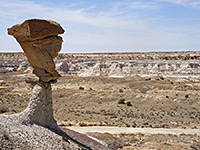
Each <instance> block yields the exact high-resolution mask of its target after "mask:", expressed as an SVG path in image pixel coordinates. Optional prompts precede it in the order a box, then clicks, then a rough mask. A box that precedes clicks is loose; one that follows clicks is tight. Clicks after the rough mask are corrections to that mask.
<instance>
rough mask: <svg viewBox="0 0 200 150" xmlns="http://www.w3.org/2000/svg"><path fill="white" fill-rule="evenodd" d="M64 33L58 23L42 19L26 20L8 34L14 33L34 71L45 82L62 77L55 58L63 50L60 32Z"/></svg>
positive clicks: (31, 76) (10, 29)
mask: <svg viewBox="0 0 200 150" xmlns="http://www.w3.org/2000/svg"><path fill="white" fill-rule="evenodd" d="M62 33H64V30H63V29H62V27H61V26H60V25H59V24H58V23H56V22H54V21H51V20H40V19H31V20H26V21H25V22H23V23H22V24H17V25H14V26H13V27H12V28H9V29H8V34H10V35H13V36H14V37H15V38H16V40H17V41H18V42H19V44H20V46H21V47H22V49H23V50H24V53H25V54H26V56H27V58H28V61H29V63H30V65H31V66H32V67H33V73H34V74H35V75H36V76H37V77H39V80H41V81H43V82H49V81H51V80H56V79H58V78H59V77H60V75H59V74H58V72H57V71H56V70H55V64H54V62H53V59H54V58H56V56H57V55H58V52H59V51H60V50H61V44H62V38H61V37H60V36H58V34H62ZM30 78H34V75H33V74H31V75H30Z"/></svg>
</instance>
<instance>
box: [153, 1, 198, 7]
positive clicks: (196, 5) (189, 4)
mask: <svg viewBox="0 0 200 150" xmlns="http://www.w3.org/2000/svg"><path fill="white" fill-rule="evenodd" d="M156 1H160V2H169V3H173V4H178V5H184V6H189V7H198V6H200V1H199V0H156Z"/></svg>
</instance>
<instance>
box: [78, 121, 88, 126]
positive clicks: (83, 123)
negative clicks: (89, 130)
mask: <svg viewBox="0 0 200 150" xmlns="http://www.w3.org/2000/svg"><path fill="white" fill-rule="evenodd" d="M79 126H81V127H85V126H87V123H85V122H80V123H79Z"/></svg>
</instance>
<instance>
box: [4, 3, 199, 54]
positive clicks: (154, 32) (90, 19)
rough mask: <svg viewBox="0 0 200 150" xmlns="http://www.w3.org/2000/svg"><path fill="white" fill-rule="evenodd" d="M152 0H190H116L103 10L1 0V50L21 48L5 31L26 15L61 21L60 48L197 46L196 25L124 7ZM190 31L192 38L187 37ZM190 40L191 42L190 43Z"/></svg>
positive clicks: (144, 5)
mask: <svg viewBox="0 0 200 150" xmlns="http://www.w3.org/2000/svg"><path fill="white" fill-rule="evenodd" d="M156 1H165V2H171V3H176V4H184V3H186V2H189V1H190V0H185V1H184V0H173V1H172V0H154V1H151V2H142V1H140V2H139V1H135V2H131V3H129V4H128V3H124V4H122V3H121V2H120V3H115V4H114V5H113V7H112V8H110V9H109V10H107V11H105V10H101V11H94V9H95V7H94V6H93V7H91V6H88V7H87V8H81V7H80V8H78V7H76V9H75V8H74V7H73V6H74V5H77V3H75V4H74V5H73V4H71V5H68V6H61V5H60V6H55V7H53V6H51V7H47V6H44V5H42V4H36V3H34V2H33V1H26V0H18V1H17V2H16V1H14V0H1V1H0V38H1V40H0V44H1V48H2V50H3V51H9V50H10V51H19V50H20V49H21V48H20V47H19V45H18V44H17V42H16V41H15V40H14V39H13V38H12V37H10V36H8V35H7V33H6V32H7V27H10V26H12V25H13V24H16V23H21V22H22V21H24V20H25V19H28V18H45V19H52V20H55V21H57V22H59V23H61V25H62V26H63V28H64V29H66V31H67V32H66V33H65V34H64V35H63V38H64V43H63V52H102V51H104V52H106V51H107V50H108V51H134V50H138V51H141V50H143V51H145V50H158V49H164V48H165V49H183V48H185V49H188V48H195V46H196V47H198V45H197V44H196V43H198V39H199V35H200V33H199V34H196V33H197V32H196V30H198V29H199V27H191V28H188V26H185V25H183V26H182V27H180V26H175V25H174V26H173V28H169V27H167V26H165V25H158V24H156V23H155V22H154V20H156V17H158V16H156V17H155V18H149V16H148V15H141V14H140V13H137V11H134V12H133V11H132V10H131V12H130V10H126V9H129V8H132V9H134V10H135V9H136V8H140V9H141V8H142V9H152V8H157V7H159V5H158V4H157V3H156ZM193 2H195V0H193ZM194 5H196V4H194ZM90 10H92V11H90ZM158 21H159V20H158ZM189 29H190V30H189ZM192 34H193V35H192ZM194 34H196V38H195V39H192V40H191V37H194ZM191 35H192V36H191ZM191 41H192V44H190V42H191ZM192 46H193V47H192Z"/></svg>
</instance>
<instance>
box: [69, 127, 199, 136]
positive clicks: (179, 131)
mask: <svg viewBox="0 0 200 150" xmlns="http://www.w3.org/2000/svg"><path fill="white" fill-rule="evenodd" d="M67 128H68V129H71V130H75V131H77V132H80V133H83V134H86V133H87V132H98V133H110V134H120V133H125V134H136V133H143V134H174V135H180V134H197V135H200V129H178V128H177V129H166V128H128V127H107V126H105V127H103V126H93V127H78V126H72V127H67Z"/></svg>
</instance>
